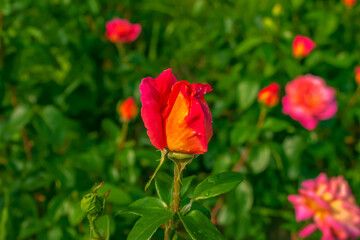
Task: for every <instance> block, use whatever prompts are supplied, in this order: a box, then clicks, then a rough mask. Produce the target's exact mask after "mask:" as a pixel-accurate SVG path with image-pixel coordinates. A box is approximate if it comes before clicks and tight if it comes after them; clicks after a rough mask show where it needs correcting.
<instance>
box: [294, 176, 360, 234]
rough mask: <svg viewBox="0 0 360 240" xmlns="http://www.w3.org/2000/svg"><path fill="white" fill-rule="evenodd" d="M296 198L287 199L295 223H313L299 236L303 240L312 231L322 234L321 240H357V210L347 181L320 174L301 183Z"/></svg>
mask: <svg viewBox="0 0 360 240" xmlns="http://www.w3.org/2000/svg"><path fill="white" fill-rule="evenodd" d="M301 186H302V188H301V189H299V193H300V194H299V195H290V196H289V197H288V200H289V201H290V202H291V203H292V204H293V205H294V208H295V215H296V221H298V222H300V221H305V220H308V219H311V218H312V219H313V221H314V222H313V223H310V224H309V225H307V226H306V227H305V228H303V229H302V230H301V231H300V233H299V236H300V237H302V238H303V237H306V236H308V235H310V234H312V233H313V232H314V231H315V230H316V229H319V230H320V231H321V232H322V238H321V240H335V239H339V240H346V239H348V238H351V239H357V238H358V237H359V236H360V208H359V207H358V206H357V205H356V202H355V198H354V196H353V195H352V193H351V189H350V188H349V185H348V183H347V181H346V180H345V179H344V178H343V177H342V176H339V177H333V178H330V179H329V178H328V177H327V176H326V174H325V173H321V174H320V175H319V176H318V177H317V178H315V179H309V180H306V181H304V182H303V183H302V185H301Z"/></svg>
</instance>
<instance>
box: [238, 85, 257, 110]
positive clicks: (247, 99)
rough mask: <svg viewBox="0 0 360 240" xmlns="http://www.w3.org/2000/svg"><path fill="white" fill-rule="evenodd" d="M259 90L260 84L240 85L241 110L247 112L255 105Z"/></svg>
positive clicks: (239, 101)
mask: <svg viewBox="0 0 360 240" xmlns="http://www.w3.org/2000/svg"><path fill="white" fill-rule="evenodd" d="M259 89H260V86H259V83H257V82H254V81H243V82H240V83H239V84H238V86H237V94H238V104H239V106H240V109H241V110H243V111H244V110H246V109H247V108H248V107H250V106H251V104H253V103H254V101H255V99H256V96H257V94H258V92H259Z"/></svg>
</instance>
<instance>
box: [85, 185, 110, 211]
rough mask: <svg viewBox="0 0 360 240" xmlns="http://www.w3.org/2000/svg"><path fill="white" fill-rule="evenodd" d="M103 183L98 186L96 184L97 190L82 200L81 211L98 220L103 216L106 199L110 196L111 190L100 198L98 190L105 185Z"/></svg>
mask: <svg viewBox="0 0 360 240" xmlns="http://www.w3.org/2000/svg"><path fill="white" fill-rule="evenodd" d="M103 183H104V182H102V183H100V184H99V185H98V186H97V185H96V184H95V189H94V190H93V191H91V193H89V194H86V195H85V196H84V197H83V198H82V199H81V203H80V207H81V210H82V211H83V212H85V213H86V215H88V216H91V217H93V218H96V217H97V216H99V215H100V214H101V212H102V210H103V209H104V207H105V198H107V197H108V196H109V195H110V190H108V191H106V192H105V193H104V195H103V196H99V194H98V193H97V190H98V189H99V188H100V187H101V186H102V185H103Z"/></svg>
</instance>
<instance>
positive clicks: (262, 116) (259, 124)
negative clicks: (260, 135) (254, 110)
mask: <svg viewBox="0 0 360 240" xmlns="http://www.w3.org/2000/svg"><path fill="white" fill-rule="evenodd" d="M266 114H267V108H266V107H264V106H261V109H260V115H259V119H258V122H257V124H256V127H257V128H261V127H262V125H263V123H264V120H265V117H266Z"/></svg>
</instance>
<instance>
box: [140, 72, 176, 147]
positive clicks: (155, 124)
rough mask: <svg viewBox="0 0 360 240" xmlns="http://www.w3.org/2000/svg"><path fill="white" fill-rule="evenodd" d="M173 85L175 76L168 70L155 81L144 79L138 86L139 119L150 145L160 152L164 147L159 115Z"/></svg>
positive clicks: (164, 106)
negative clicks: (139, 96)
mask: <svg viewBox="0 0 360 240" xmlns="http://www.w3.org/2000/svg"><path fill="white" fill-rule="evenodd" d="M175 83H176V79H175V76H174V75H173V74H172V70H171V69H168V70H165V71H163V72H162V73H161V74H160V75H159V76H158V77H157V78H156V79H153V78H150V77H148V78H144V79H143V80H142V81H141V84H140V92H141V103H142V108H141V117H142V119H143V121H144V124H145V127H146V129H147V134H148V136H149V138H150V141H151V143H152V144H153V145H154V147H156V148H157V149H160V150H163V149H164V146H165V145H164V144H165V142H164V132H163V124H162V118H161V115H162V111H163V110H164V109H165V108H166V106H167V101H168V98H169V95H170V92H171V88H172V86H173V85H174V84H175Z"/></svg>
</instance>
